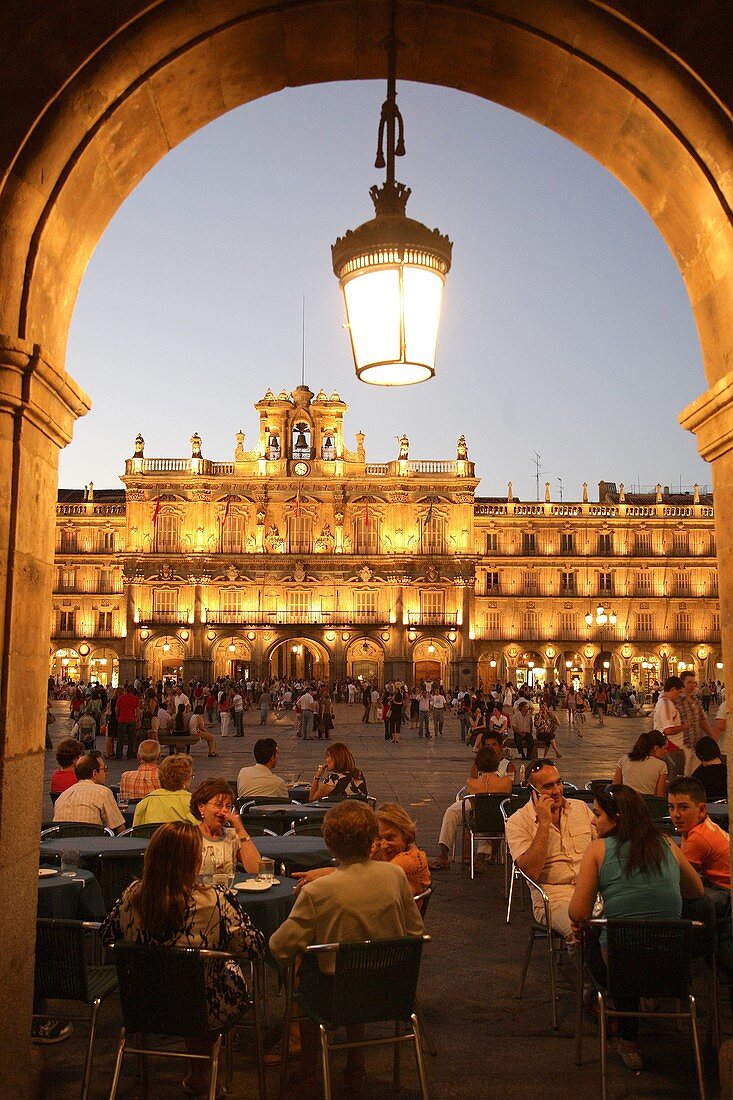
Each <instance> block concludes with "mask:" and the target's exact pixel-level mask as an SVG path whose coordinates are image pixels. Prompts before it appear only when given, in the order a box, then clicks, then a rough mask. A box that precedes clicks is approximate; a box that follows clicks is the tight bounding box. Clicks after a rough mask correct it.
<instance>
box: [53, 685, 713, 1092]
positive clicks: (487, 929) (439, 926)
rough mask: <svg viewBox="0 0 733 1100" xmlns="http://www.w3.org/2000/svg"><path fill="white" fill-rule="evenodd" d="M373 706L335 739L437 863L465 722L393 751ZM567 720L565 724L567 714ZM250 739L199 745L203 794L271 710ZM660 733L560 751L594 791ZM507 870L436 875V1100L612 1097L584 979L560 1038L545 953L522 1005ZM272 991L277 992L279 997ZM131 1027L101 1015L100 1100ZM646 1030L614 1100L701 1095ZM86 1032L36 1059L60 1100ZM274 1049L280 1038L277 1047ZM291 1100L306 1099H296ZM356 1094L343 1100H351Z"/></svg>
mask: <svg viewBox="0 0 733 1100" xmlns="http://www.w3.org/2000/svg"><path fill="white" fill-rule="evenodd" d="M54 709H55V714H56V719H57V720H56V724H55V725H54V726H52V735H53V738H54V741H56V740H57V739H59V738H60V737H62V736H67V735H68V732H67V731H68V725H67V721H66V717H67V714H68V711H67V709H66V707H65V706H62V705H61V704H57V705H56V706H55V708H54ZM361 713H362V712H361V707H360V706H358V705H354V706H351V707H349V706H347V705H339V706H337V707H336V728H335V730H334V731H333V733H332V738H333V739H341V740H344V741H346V742H347V743H348V744H349V746H350V747H351V749H352V752H353V753H354V756H355V758H356V762H357V765H358V766H359V767H360V768H362V769H363V771H364V773H365V775H366V778H367V781H368V785H369V791H370V794H373V795H375V796H376V797H377V799H378V801H379V802H385V801H397V802H401V803H402V804H403V805H404V806H405V807H406V808H408V810H409V812H410V813H412V814H413V816H414V817H415V819H416V820H417V823H418V842H419V844H420V846H421V847H422V848H424V849H425V850H426V851H427V852H428V854H429V855H432V854H433V853H434V852H435V848H436V843H437V837H438V831H439V828H440V822H441V818H442V814H443V810H444V809H445V807H446V806H447V805H448V804H449V803H450V802H452V801H453V799H454V797H455V793H456V791H457V790H458V789H459V788H460V787H461V786H462V785H463V783H464V782H465V780H466V778H467V776H468V772H469V768H470V763H471V754H470V752H469V751H468V750H467V749H466V748H465V747H464V746H463V745H462V744H461V743H460V741H459V739H458V722H457V720H456V719H455V718H452V717H450V718H448V720H447V722H446V726H445V731H444V736H443V738H442V739H441V740H438V741H435V740H430V741H428V742H425V741H423V740H417V737H416V731H413V730H410V729H407V728H404V727H403V732H402V739H401V741H400V744H399V745H391V744H387V743H385V741H384V734H383V727H382V725H381V723H380V724H379V725H370V726H364V725H362V723H361ZM558 714H559V716H561V718H562V720H566V719H565V714H564V712H558ZM245 718H246V729H245V739H244V740H235V739H232V738H227V739H219V743H218V751H219V753H220V757H219V759H218V760H209V759H207V757H206V747H205V745H204V744H203V743H200V744H199V745H198V746H196V747H195V748H194V750H193V756H194V759H195V773H196V782H198V781H200V780H201V779H203V778H205V777H207V776H210V775H220V776H223V777H225V778H227V779H229V778H232V779H233V778H235V777H236V775H237V771H238V769H239V768H240V767H242V766H243V765H245V764H247V765H249V764H250V763H252V762H253V758H252V755H251V747H252V745H253V743H254V740H255V739H256V738H257V737H258V736H260V734H261V733H264V730H262V729H261V728H260V726H259V712H251V713H248V714H246V716H245ZM647 724H648V723H647V722H645V720H644V719H618V718H610V719H607V721H606V724H605V726H604V727H603V728H600V727H599V726H598V725H597V724H596V722H595V721H593V720H592V719H589V720H588V721H587V724H586V727H585V737H584V739H583V740H580V739H579V738H577V737H576V736H575V735H574V734H573V735H572V736H570V735H569V733H568V731H567V729H566V727H565V726H561V732H560V734H559V738H558V743H559V745H560V749H561V751H562V754H563V758H562V760H561V761H560V764H561V767H562V775H563V777H564V778H565V779H567V780H569V781H570V782H573V783H575V784H576V785H578V786H582V785H583V784H584V783H585V781H586V780H588V779H591V778H595V777H603V776H609V777H610V776H612V775H613V770H614V767H615V764H616V762H617V760H618V758H619V756H620V755H621V754H622V753H623V752H625V751H627V750H628V749H629V748H630V747H631V745H632V744H633V742H634V741H635V740H636V738H637V736H638V734H639V733H640V732H641V730H642V729H643V728H645V726H646V725H647ZM267 735H268V736H274V737H276V738H277V740H278V743H279V745H280V765H279V768H278V770H279V771H280V772H281V773H282V774H283V775H284V776H285V778H286V779H288V780H290V779H295V778H296V777H297V776H298V775H299V774H300V775H302V777H303V778H304V779H305V778H310V777H311V776H312V774H313V771H314V770H315V767H316V766H317V764H318V763H320V762H321V761H322V759H323V750H324V742H321V743H319V742H317V741H312V742H305V743H304V742H302V741H301V740H300V739H296V738H295V736H294V731H293V728H292V727H291V726H289V725H282V726H278V725H274V724H273V722H272V719H271V721H270V723H269V725H268V728H267ZM54 766H55V761H54V756H53V753H52V752H50V751H49V752H48V753H47V760H46V784H45V789H46V791H47V790H48V778H49V776H50V773H51V771H52V770H53V767H54ZM123 767H124V768H126V767H127V764H124V763H122V762H112V763H111V767H110V775H109V782H111V783H114V782H116V781H118V779H119V775H120V773H121V771H122V770H123ZM43 816H44V819H48V818H50V817H51V816H52V814H51V805H50V799H49V797H48V794H45V795H44V804H43ZM502 876H503V868H500V867H490V868H489V869H488V870H487V872H486V873H485V874H483V875H481V876H480V877H477V878H476V879H475V880H474V881H473V882H471V879H470V877H469V874H468V872H467V871H461V870H460V869H459V868H458V867H456V866H454V867H453V869H451V871H450V872H445V871H443V872H437V873H436V874H435V876H434V883H435V885H436V891H435V894H434V896H433V898H432V900H431V903H430V909H429V912H428V915H427V920H426V928H427V931H428V932H429V933H430V934H431V936H432V943H430V944H429V945H428V946H427V948H426V951H425V954H424V956H423V965H422V970H421V979H420V999H421V1004H422V1008H423V1011H424V1014H425V1017H426V1019H427V1022H428V1024H429V1027H430V1029H431V1031H432V1033H433V1038H434V1041H435V1045H436V1047H437V1050H438V1053H437V1057H434V1058H433V1057H430V1056H429V1055H427V1056H426V1061H427V1074H428V1083H429V1087H430V1092H431V1096H433V1097H435V1098H437V1097H440V1098H446V1100H449V1098H453V1097H461V1098H463V1097H490V1096H496V1097H512V1098H515V1097H516V1098H523V1097H528V1098H529V1097H532V1098H533V1100H535V1098H536V1097H538V1096H544V1095H547V1094H548V1093H553V1094H557V1093H558V1092H559V1091H561V1090H567V1091H568V1092H569V1093H570V1094H571V1095H573V1096H576V1097H578V1098H580V1100H586V1098H588V1100H590V1098H594V1097H598V1096H600V1091H601V1090H600V1073H599V1060H598V1032H597V1029H596V1026H595V1025H594V1024H593V1023H592V1022H590V1021H586V1023H585V1035H586V1038H585V1041H584V1064H583V1066H581V1067H576V1066H575V1064H574V1042H573V1035H574V1023H573V1020H574V1017H573V1006H574V1002H573V985H572V983H573V974H574V972H573V968H572V965H570V964H569V963H568V962H567V960H565V961H564V964H563V966H562V968H561V971H560V974H561V978H560V994H561V995H560V1004H559V1011H560V1028H559V1031H558V1032H554V1031H553V1030H552V1028H551V1027H550V1007H549V982H548V968H547V961H546V954H545V951H544V948H543V945H542V944H541V943H538V944H537V945H536V947H535V951H534V955H533V960H532V962H531V964H530V969H529V973H528V977H527V984H526V988H525V993H524V998H523V1000H521V1001H519V1000H517V997H516V989H517V984H518V978H519V972H520V966H521V959H522V957H523V951H524V949H525V946H526V941H527V935H528V928H529V914H528V912H525V913H522V912H521V911H520V909H519V907H518V906H517V905H515V907H514V913H513V916H512V922H511V924H509V925H507V924H506V923H505V911H506V906H505V902H504V899H503V896H502V881H503V879H502ZM273 988H274V987H273ZM696 992H697V994H698V1003H699V1004H700V1006H701V1014H702V1020H701V1029H702V1037H703V1043H704V1050H703V1057H704V1059H705V1068H706V1085H707V1095H708V1098H709V1100H714V1098H715V1097H717V1096H719V1086H718V1081H717V1071H716V1057H715V1054H714V1052H713V1051H712V1049H711V1047H710V1045H709V1042H707V1043H706V1042H705V1040H706V1035H707V1023H708V1015H707V1005H708V982H707V971H700V972H698V974H697V980H696ZM727 1000H728V998H727V996H725V995H724V996H723V997H722V998H721V1001H722V1011H723V1036H724V1038H725V1037H726V1036H729V1035H730V1034H732V1033H733V1024H732V1022H731V1016H730V1011H729V1009H728V1005H727ZM281 1004H282V1002H281V1001H280V1000H278V999H276V998H274V997H273V998H271V1000H270V1005H271V1013H272V1015H273V1016H274V1017H275V1019H277V1017H278V1014H279V1012H280V1011H281ZM120 1025H121V1019H120V1013H119V1002H118V1001H117V999H116V996H115V995H113V996H112V997H110V998H109V999H108V1000H107V1002H105V1004H104V1005H103V1006H102V1009H101V1011H100V1015H99V1032H98V1038H97V1043H96V1053H95V1061H94V1072H93V1076H92V1090H91V1095H92V1097H103V1096H107V1095H108V1094H109V1086H110V1081H111V1077H112V1068H113V1063H114V1052H115V1047H116V1042H117V1037H118V1034H119V1027H120ZM654 1027H655V1031H654V1032H653V1033H652V1031H651V1026H650V1022H644V1021H642V1024H641V1043H642V1050H643V1053H644V1058H645V1069H644V1070H643V1071H642V1072H641V1073H633V1072H631V1071H630V1070H627V1069H626V1068H625V1067H624V1066H623V1065H622V1064H621V1062H620V1061H619V1059H618V1056H617V1055H616V1054H615V1051H613V1049H610V1050H609V1085H610V1090H609V1097H610V1100H621V1098H623V1100H647V1098H650V1097H665V1098H669V1100H673V1098H678V1097H679V1098H680V1100H682V1098H684V1100H688V1098H690V1097H694V1096H696V1095H697V1089H696V1084H695V1076H694V1066H693V1060H692V1048H691V1044H690V1043H689V1041H688V1038H687V1034H686V1033H680V1032H678V1031H677V1030H676V1027H675V1025H674V1023H673V1022H663V1023H662V1024H655V1025H654ZM87 1034H88V1032H87V1029H86V1028H85V1027H83V1026H79V1025H77V1026H76V1029H75V1033H74V1035H73V1036H72V1037H71V1039H69V1040H68V1041H67V1042H64V1043H61V1044H58V1045H57V1046H49V1047H43V1048H41V1047H35V1048H34V1050H35V1051H37V1052H38V1055H39V1057H41V1058H43V1059H44V1062H45V1070H44V1092H43V1095H44V1096H45V1097H48V1100H72V1098H74V1100H76V1097H77V1096H78V1094H79V1088H80V1082H81V1071H82V1068H83V1063H84V1051H85V1044H86V1038H87ZM249 1035H250V1033H249V1032H244V1033H243V1038H242V1039H240V1040H238V1050H237V1054H236V1056H235V1070H236V1072H235V1077H234V1087H233V1090H232V1092H231V1093H230V1095H231V1096H235V1097H256V1096H257V1076H256V1068H255V1063H254V1061H253V1057H252V1049H253V1044H250V1039H249ZM273 1037H274V1036H273ZM366 1057H367V1079H366V1084H365V1087H364V1092H363V1095H364V1096H366V1097H368V1098H370V1100H382V1098H385V1100H386V1098H387V1097H390V1096H394V1093H393V1092H392V1089H391V1054H390V1053H388V1052H387V1051H386V1050H380V1049H376V1048H375V1049H373V1050H368V1051H367V1053H366ZM340 1058H343V1056H340V1057H337V1058H336V1059H335V1060H334V1063H333V1064H334V1066H335V1070H334V1072H333V1077H332V1079H333V1081H334V1082H336V1081H338V1080H340V1077H341V1067H342V1064H343V1063H342V1062H341V1060H340ZM184 1065H185V1063H183V1064H182V1063H180V1062H174V1061H168V1062H166V1061H160V1060H159V1061H156V1062H154V1063H151V1067H150V1070H151V1072H150V1084H151V1091H152V1094H153V1095H155V1096H156V1098H157V1100H168V1098H169V1097H170V1098H173V1097H179V1096H182V1095H183V1092H182V1090H181V1088H180V1081H181V1078H182V1076H183V1072H182V1070H183V1067H184ZM402 1067H403V1073H402V1086H403V1088H402V1095H403V1096H404V1097H405V1098H406V1100H407V1098H413V1097H417V1096H419V1087H418V1081H417V1075H416V1073H415V1070H414V1058H412V1057H411V1055H410V1053H409V1051H408V1050H407V1049H404V1051H403V1058H402ZM278 1072H279V1071H278V1070H276V1069H269V1070H268V1071H267V1082H268V1095H269V1096H271V1097H273V1096H276V1095H277V1084H278V1076H277V1075H278ZM141 1095H142V1090H141V1088H140V1086H139V1084H138V1079H137V1076H136V1070H135V1060H134V1058H128V1059H126V1066H125V1067H124V1069H123V1076H122V1080H121V1085H120V1091H119V1097H120V1100H133V1098H136V1097H138V1096H141ZM291 1095H297V1094H296V1093H292V1094H291ZM344 1095H345V1093H344Z"/></svg>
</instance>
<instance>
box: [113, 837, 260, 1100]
mask: <svg viewBox="0 0 733 1100" xmlns="http://www.w3.org/2000/svg"><path fill="white" fill-rule="evenodd" d="M202 847H203V838H202V835H201V832H200V831H199V829H198V828H196V826H195V825H190V824H188V822H185V821H172V822H169V823H167V824H165V825H161V826H160V828H159V829H157V830H156V832H155V833H154V834H153V836H152V837H151V838H150V843H149V844H148V847H147V850H146V852H145V864H144V867H143V877H142V879H137V880H136V881H135V882H133V883H131V885H130V886H128V887H127V889H126V890H125V892H124V893H123V895H122V897H121V898H120V899H119V901H117V902H116V904H115V906H114V908H113V909H112V911H111V913H110V914H109V916H108V917H107V919H106V921H105V922H104V925H103V926H102V942H103V943H104V944H105V945H109V944H111V943H117V942H119V941H124V942H126V943H137V944H151V945H155V946H161V947H203V948H209V949H211V950H214V951H230V952H232V953H233V954H235V955H245V956H247V957H248V958H262V956H263V954H264V947H265V945H264V938H263V936H262V933H261V932H258V931H257V929H255V928H254V926H253V925H252V923H251V921H250V919H249V917H248V916H247V915H246V914H245V913H243V912H242V910H241V909H240V908H239V903H238V901H237V896H236V894H234V893H231V892H230V891H229V890H225V889H224V888H223V887H221V886H203V885H201V884H200V883H199V881H198V878H199V868H200V866H201V851H202ZM206 1001H207V1015H208V1025H209V1034H205V1035H201V1036H196V1037H193V1038H188V1039H186V1048H187V1050H188V1051H189V1053H191V1054H207V1055H208V1054H209V1053H210V1051H211V1046H212V1043H213V1041H214V1037H215V1034H216V1033H217V1032H218V1031H221V1030H223V1029H225V1028H226V1027H228V1026H229V1025H231V1024H232V1023H234V1022H235V1021H236V1020H238V1019H239V1018H240V1017H241V1016H242V1014H243V1013H244V1011H245V1010H246V1009H247V1007H248V1005H249V1004H250V999H249V993H248V991H247V984H246V982H245V979H244V974H243V973H242V969H241V967H240V965H239V963H238V962H236V961H234V960H231V959H229V960H221V959H214V960H210V961H209V963H208V964H207V969H206ZM202 1067H205V1063H203V1062H200V1061H198V1060H196V1059H193V1058H192V1059H191V1062H190V1070H189V1073H188V1076H187V1077H185V1078H184V1080H183V1083H182V1088H183V1091H184V1092H185V1093H186V1094H187V1095H190V1096H198V1095H200V1094H203V1095H205V1094H206V1093H207V1092H208V1083H207V1075H206V1070H205V1068H202Z"/></svg>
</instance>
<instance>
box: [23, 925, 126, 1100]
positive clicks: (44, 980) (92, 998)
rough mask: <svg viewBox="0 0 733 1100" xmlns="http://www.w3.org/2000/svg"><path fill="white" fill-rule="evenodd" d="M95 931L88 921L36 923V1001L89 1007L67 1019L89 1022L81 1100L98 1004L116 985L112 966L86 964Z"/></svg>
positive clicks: (89, 1069) (96, 927)
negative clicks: (70, 1003)
mask: <svg viewBox="0 0 733 1100" xmlns="http://www.w3.org/2000/svg"><path fill="white" fill-rule="evenodd" d="M99 928H100V925H99V924H94V923H92V922H90V921H76V920H49V919H46V918H44V917H39V918H38V920H37V921H36V967H35V977H34V992H35V996H36V998H39V999H40V998H44V999H45V998H51V999H53V1000H60V1001H76V1002H79V1003H80V1004H84V1005H87V1006H88V1007H89V1008H91V1015H88V1016H87V1015H79V1016H73V1017H71V1018H72V1019H75V1020H86V1021H87V1022H88V1023H89V1041H88V1042H87V1053H86V1060H85V1063H84V1076H83V1079H82V1086H81V1096H82V1100H86V1098H87V1097H88V1095H89V1083H90V1080H91V1076H92V1058H93V1056H94V1040H95V1038H96V1033H97V1013H98V1012H99V1008H100V1005H101V1004H102V1001H103V1000H104V999H105V997H107V996H108V995H109V994H110V993H112V992H113V990H114V989H115V987H116V985H117V976H116V974H115V969H114V967H113V966H89V965H87V961H86V952H87V944H88V941H89V939H90V938H91V937H96V934H97V932H98V931H99ZM44 1015H45V1014H44ZM64 1015H69V1012H68V1010H67V1009H64Z"/></svg>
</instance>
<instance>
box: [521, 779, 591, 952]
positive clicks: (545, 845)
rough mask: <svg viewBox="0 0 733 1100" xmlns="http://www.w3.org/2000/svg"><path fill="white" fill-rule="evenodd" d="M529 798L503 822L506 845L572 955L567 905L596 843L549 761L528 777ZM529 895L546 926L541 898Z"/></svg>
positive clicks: (583, 808)
mask: <svg viewBox="0 0 733 1100" xmlns="http://www.w3.org/2000/svg"><path fill="white" fill-rule="evenodd" d="M529 786H530V789H531V792H532V797H531V799H530V801H529V802H528V803H527V804H526V806H522V808H521V809H519V810H516V811H515V812H514V813H513V814H512V815H511V817H510V818H509V819H508V820H507V823H506V841H507V844H508V845H509V851H510V852H511V854H512V859H513V860H514V862H515V863H516V865H517V867H518V868H519V870H520V871H524V873H525V875H527V876H528V877H529V878H531V879H533V880H534V881H535V882H536V883H538V884H539V885H540V886H541V887H542V889H543V890H544V891H545V893H546V894H547V895H548V897H549V899H550V925H551V927H552V928H553V929H554V931H555V932H558V933H559V934H560V935H561V936H563V938H564V939H565V940H566V942H567V944H568V950H569V952H570V953H571V954H572V953H573V952H574V950H575V942H574V934H573V930H572V928H571V927H570V917H569V916H568V905H569V904H570V899H571V898H572V896H573V893H574V892H575V886H576V883H577V880H578V871H579V870H580V861H581V859H582V858H583V854H584V852H585V850H586V848H587V847H588V845H589V844H590V842H591V841H592V840H595V839H596V830H595V823H594V818H593V813H592V811H591V808H590V806H588V805H587V804H586V803H585V802H581V801H580V800H579V799H566V798H565V797H564V794H563V786H562V779H561V778H560V773H559V771H558V770H557V768H556V767H555V764H554V763H553V762H552V761H551V760H535V761H534V763H533V764H532V766H531V768H530V772H529ZM531 894H532V909H533V912H534V917H535V920H536V921H538V922H539V923H540V924H544V923H545V910H544V907H543V904H542V898H541V897H540V895H539V894H538V893H537V892H536V891H535V890H532V891H531Z"/></svg>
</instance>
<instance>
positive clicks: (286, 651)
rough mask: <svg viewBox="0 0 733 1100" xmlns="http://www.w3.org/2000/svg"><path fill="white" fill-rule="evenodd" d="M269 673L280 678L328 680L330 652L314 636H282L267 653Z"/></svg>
mask: <svg viewBox="0 0 733 1100" xmlns="http://www.w3.org/2000/svg"><path fill="white" fill-rule="evenodd" d="M266 662H267V666H268V668H269V674H270V676H271V677H274V678H276V679H278V680H283V679H285V680H326V681H327V680H328V679H329V676H330V668H331V660H330V654H329V652H328V650H327V649H326V647H325V646H324V645H321V643H320V642H316V641H314V639H313V638H281V639H280V640H279V641H277V642H275V643H274V644H273V645H272V646H271V647H270V649H269V650H268V652H267V654H266Z"/></svg>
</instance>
